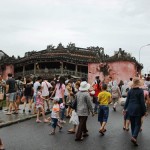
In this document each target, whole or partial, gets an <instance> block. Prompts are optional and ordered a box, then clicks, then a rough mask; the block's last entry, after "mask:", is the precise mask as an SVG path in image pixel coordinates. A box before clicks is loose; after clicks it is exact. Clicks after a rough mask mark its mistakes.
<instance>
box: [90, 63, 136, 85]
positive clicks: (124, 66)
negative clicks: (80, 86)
mask: <svg viewBox="0 0 150 150" xmlns="http://www.w3.org/2000/svg"><path fill="white" fill-rule="evenodd" d="M104 72H105V73H104ZM136 75H137V69H136V64H135V63H133V62H128V61H117V62H110V63H90V64H88V82H89V83H90V84H92V83H93V81H94V80H95V76H100V79H101V81H102V80H104V79H105V81H106V82H108V80H109V77H110V76H111V77H112V78H113V80H117V82H119V81H120V80H123V81H125V80H127V81H128V80H129V78H131V77H135V76H136Z"/></svg>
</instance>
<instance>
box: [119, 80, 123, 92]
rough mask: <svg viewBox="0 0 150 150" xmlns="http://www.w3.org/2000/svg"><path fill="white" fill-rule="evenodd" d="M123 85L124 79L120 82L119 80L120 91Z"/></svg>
mask: <svg viewBox="0 0 150 150" xmlns="http://www.w3.org/2000/svg"><path fill="white" fill-rule="evenodd" d="M123 85H124V83H123V81H122V80H120V82H119V84H118V86H119V89H120V91H121V87H122V86H123Z"/></svg>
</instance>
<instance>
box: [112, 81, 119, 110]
mask: <svg viewBox="0 0 150 150" xmlns="http://www.w3.org/2000/svg"><path fill="white" fill-rule="evenodd" d="M120 97H121V92H120V88H119V87H118V84H117V81H113V86H112V102H113V110H114V111H116V106H117V104H118V100H119V98H120Z"/></svg>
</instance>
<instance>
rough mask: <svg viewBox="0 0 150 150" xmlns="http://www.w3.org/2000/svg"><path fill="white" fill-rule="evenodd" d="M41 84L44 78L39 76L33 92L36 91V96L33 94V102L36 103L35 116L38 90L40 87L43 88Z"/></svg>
mask: <svg viewBox="0 0 150 150" xmlns="http://www.w3.org/2000/svg"><path fill="white" fill-rule="evenodd" d="M41 82H42V78H41V77H40V76H39V77H38V78H37V80H36V81H35V83H34V84H33V90H34V94H33V101H34V114H36V93H37V88H38V87H39V86H41Z"/></svg>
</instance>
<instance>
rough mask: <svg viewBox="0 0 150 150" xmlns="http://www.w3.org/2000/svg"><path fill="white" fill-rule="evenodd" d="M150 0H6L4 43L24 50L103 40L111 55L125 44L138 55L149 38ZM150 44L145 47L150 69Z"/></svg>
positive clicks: (1, 26) (7, 48)
mask: <svg viewBox="0 0 150 150" xmlns="http://www.w3.org/2000/svg"><path fill="white" fill-rule="evenodd" d="M149 6H150V1H149V0H3V1H1V3H0V49H1V50H3V51H4V52H6V53H7V54H8V55H10V56H11V55H15V56H18V55H20V56H24V53H25V52H27V51H32V50H42V49H45V48H46V47H47V45H50V44H53V45H55V46H57V45H58V43H60V42H61V43H62V44H63V45H64V46H66V45H67V44H68V43H70V42H73V43H75V44H76V46H78V47H83V48H86V47H89V46H100V47H104V49H105V53H106V54H109V55H112V54H113V53H114V51H115V50H118V49H119V48H122V49H124V50H126V51H127V52H130V53H132V55H133V56H135V57H136V58H137V60H139V49H140V47H141V46H143V45H146V44H150V19H149V18H150V7H149ZM149 51H150V46H147V47H143V48H142V49H141V57H140V58H141V63H143V64H144V66H145V69H144V71H145V72H146V73H147V71H148V70H150V63H149V61H148V60H149V59H150V55H149Z"/></svg>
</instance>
